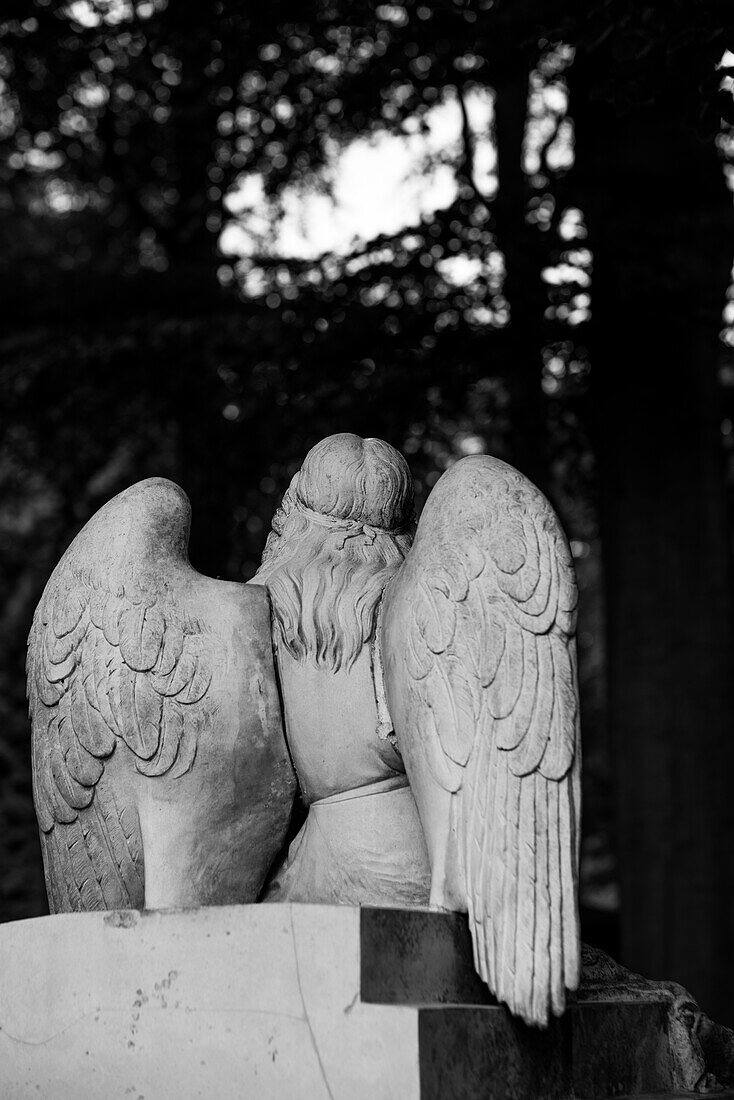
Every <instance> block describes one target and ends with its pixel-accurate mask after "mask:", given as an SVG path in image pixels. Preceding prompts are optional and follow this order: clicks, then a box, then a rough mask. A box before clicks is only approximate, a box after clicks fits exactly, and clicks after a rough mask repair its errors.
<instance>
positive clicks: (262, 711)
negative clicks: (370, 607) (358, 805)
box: [28, 478, 295, 912]
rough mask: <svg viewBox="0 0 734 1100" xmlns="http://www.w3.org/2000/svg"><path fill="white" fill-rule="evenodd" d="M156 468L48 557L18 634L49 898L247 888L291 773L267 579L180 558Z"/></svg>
mask: <svg viewBox="0 0 734 1100" xmlns="http://www.w3.org/2000/svg"><path fill="white" fill-rule="evenodd" d="M189 520H190V507H189V503H188V500H187V498H186V496H185V494H184V493H183V492H182V490H181V489H179V488H178V486H176V485H174V484H173V483H172V482H170V481H166V480H164V479H162V478H151V479H149V480H148V481H142V482H140V483H139V484H137V485H133V486H132V487H131V488H130V489H127V490H126V491H125V492H123V493H120V495H119V496H117V497H115V498H114V499H113V500H111V501H110V502H109V503H108V504H106V505H105V506H104V507H103V508H102V509H100V511H99V512H97V514H96V515H95V516H93V517H92V519H91V520H90V521H89V523H88V524H87V525H86V527H85V528H84V529H83V530H82V531H81V532H80V534H79V535H77V537H76V539H75V540H74V542H73V543H72V544H71V546H70V547H69V549H68V550H67V552H66V553H65V554H64V556H63V558H62V559H61V561H60V562H59V564H58V565H57V567H56V569H55V570H54V572H53V574H52V576H51V578H50V580H49V582H48V584H47V585H46V589H45V591H44V593H43V596H42V598H41V602H40V603H39V605H38V608H37V609H36V614H35V616H34V620H33V626H32V629H31V633H30V637H29V639H28V700H29V709H30V717H31V724H32V743H33V793H34V801H35V805H36V813H37V817H38V823H39V829H40V834H41V847H42V850H43V860H44V866H45V871H46V884H47V889H48V895H49V905H50V908H51V911H52V912H63V911H69V910H88V909H114V908H143V906H145V907H147V908H157V907H172V906H181V905H195V904H207V903H211V902H218V903H224V902H239V901H254V900H255V899H256V897H257V894H258V892H259V890H260V888H261V886H262V883H263V880H264V878H265V875H266V873H267V871H268V868H269V866H270V863H271V862H272V860H273V859H274V858H275V855H276V853H277V851H278V848H279V847H280V845H281V844H282V842H283V838H284V836H285V832H286V828H287V825H288V820H289V817H290V812H291V804H292V800H293V792H294V787H295V782H294V778H293V772H292V768H291V766H290V762H289V759H288V754H287V749H286V745H285V741H284V738H283V729H282V723H281V717H280V706H279V702H278V696H277V689H276V685H275V678H274V672H273V663H272V649H271V643H270V616H269V609H268V603H267V597H266V595H265V593H264V591H263V590H262V589H258V588H254V587H247V586H245V585H242V584H232V583H229V582H225V581H215V580H211V579H210V578H209V577H203V576H201V575H200V574H199V573H197V572H196V571H195V570H194V569H193V568H192V567H191V565H189V562H188V559H187V546H188V532H189Z"/></svg>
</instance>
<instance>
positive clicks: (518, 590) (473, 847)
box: [382, 456, 580, 1025]
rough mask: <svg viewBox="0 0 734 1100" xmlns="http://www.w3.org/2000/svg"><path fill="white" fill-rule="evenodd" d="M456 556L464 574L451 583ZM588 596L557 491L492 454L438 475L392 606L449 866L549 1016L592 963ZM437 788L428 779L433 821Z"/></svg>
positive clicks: (483, 942)
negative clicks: (581, 915)
mask: <svg viewBox="0 0 734 1100" xmlns="http://www.w3.org/2000/svg"><path fill="white" fill-rule="evenodd" d="M447 562H451V563H452V564H451V570H450V571H451V572H452V574H453V575H454V576H455V577H458V581H455V582H454V583H452V584H450V585H449V584H444V585H442V586H441V591H440V593H439V594H438V595H437V593H436V585H435V583H434V578H436V577H438V576H440V575H441V569H442V566H445V565H446V563H447ZM457 562H458V563H459V564H458V565H457V564H456V563H457ZM478 562H481V563H483V564H482V565H481V566H480V567H479V568H477V563H478ZM464 580H466V584H464V583H463V582H464ZM576 601H577V594H576V583H575V578H574V574H573V567H572V564H571V558H570V554H569V551H568V547H567V544H566V541H565V537H564V535H563V532H562V531H561V528H560V526H559V524H558V521H557V519H556V517H555V515H554V513H553V511H552V509H551V507H550V505H549V504H548V502H547V501H546V500H545V498H544V497H543V496H542V495H541V494H540V493H539V492H538V491H537V490H536V489H535V487H534V486H532V485H531V484H530V483H529V482H528V481H527V480H526V479H525V478H523V477H522V475H521V474H519V473H518V472H517V471H516V470H513V469H512V468H511V467H509V466H507V465H505V464H504V463H502V462H499V461H497V460H495V459H491V458H488V457H486V456H477V457H472V458H468V459H464V460H462V461H461V462H459V463H457V464H456V465H455V466H454V467H453V468H452V469H451V470H450V471H449V472H447V473H446V474H445V475H444V476H443V477H442V478H441V479H440V481H439V482H438V484H437V486H436V488H435V489H434V491H433V493H432V494H431V497H430V498H429V501H428V503H427V505H426V508H425V510H424V512H423V516H422V517H421V521H420V524H419V527H418V532H417V537H416V540H415V544H414V547H413V549H412V550H411V553H410V555H409V556H408V559H407V561H406V563H405V565H404V566H403V567H402V568H401V571H400V572H399V573H398V575H397V577H396V578H395V579H394V580H393V582H392V584H391V585H390V586H389V588H388V590H387V591H386V593H385V597H384V606H383V615H382V624H383V625H382V629H383V641H384V644H385V647H386V652H387V653H388V660H387V662H386V688H387V694H388V701H389V705H390V710H391V713H392V716H393V719H394V721H395V730H396V734H397V737H398V743H399V745H400V748H401V751H402V753H403V756H404V758H405V761H406V767H407V769H408V774H409V775H411V777H413V776H421V775H422V774H424V772H423V765H424V762H425V763H426V764H427V765H428V774H429V775H430V776H432V777H433V780H434V781H435V782H436V783H438V785H439V786H440V787H443V789H444V790H446V791H449V792H450V793H451V794H452V800H451V802H450V807H451V809H450V820H449V821H447V822H446V823H445V829H446V839H447V841H448V850H447V857H446V858H447V860H448V862H449V864H450V867H449V870H448V871H446V870H443V871H442V873H444V874H448V876H449V880H450V881H452V882H454V885H453V886H452V887H451V889H452V890H453V891H454V894H455V891H456V889H457V887H456V884H455V880H456V877H457V871H458V880H459V888H458V889H459V894H460V896H461V897H463V904H464V906H465V908H466V910H467V912H468V915H469V924H470V929H471V932H472V941H473V945H474V957H475V964H476V968H477V971H478V972H479V974H480V975H481V976H482V978H483V979H484V980H485V981H486V982H487V983H488V985H489V986H490V988H491V989H492V990H493V991H494V992H495V993H496V995H497V996H498V997H499V998H500V999H501V1000H503V1001H504V1002H505V1003H506V1004H508V1005H509V1007H510V1008H511V1010H512V1011H513V1012H515V1013H516V1014H518V1015H520V1016H521V1017H523V1018H524V1019H525V1020H526V1021H527V1022H528V1023H531V1024H539V1025H545V1024H546V1023H547V1021H548V1018H549V1016H550V1015H551V1014H555V1015H559V1014H560V1013H561V1012H563V1010H564V1006H565V990H566V989H573V988H575V986H576V984H577V982H578V976H579V940H578V913H577V897H576V895H577V877H578V821H579V766H580V750H579V728H578V726H579V723H578V689H577V682H576V657H575V642H574V638H573V631H574V628H575V607H576ZM470 726H471V729H472V732H471V734H470V733H468V732H467V731H468V728H469V727H470ZM467 746H469V748H468V751H467ZM411 783H412V784H413V779H412V778H411ZM433 790H434V788H433V787H432V786H431V785H430V784H429V783H426V782H425V781H422V780H421V781H419V782H418V783H417V784H415V791H416V799H417V801H418V808H419V810H420V812H421V816H422V817H423V818H424V820H432V819H433V818H434V817H435V814H433V813H432V809H431V806H430V801H431V799H433V798H434V797H437V795H434V794H433V793H432V792H433ZM435 873H436V868H434V874H435ZM438 885H439V886H441V882H440V881H439V883H438ZM434 886H435V883H434ZM436 896H437V895H436V891H435V889H434V890H432V897H436ZM439 896H440V891H439ZM449 900H450V901H451V902H452V904H453V906H454V907H455V906H456V903H457V899H456V897H455V896H453V895H452V897H451V898H450V899H449Z"/></svg>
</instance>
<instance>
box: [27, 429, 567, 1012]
mask: <svg viewBox="0 0 734 1100" xmlns="http://www.w3.org/2000/svg"><path fill="white" fill-rule="evenodd" d="M189 511H190V510H189V505H188V501H187V500H186V497H185V495H184V494H183V492H182V491H181V490H180V489H178V487H177V486H175V485H173V484H172V483H171V482H167V481H165V480H163V479H150V480H149V481H145V482H141V483H139V484H138V485H135V486H133V487H132V488H131V489H128V490H126V491H125V492H124V493H121V494H120V495H119V496H118V497H116V498H114V499H113V500H112V501H110V502H109V504H107V505H106V506H105V507H104V508H102V509H101V510H100V511H99V512H98V513H97V515H96V516H94V517H93V518H92V519H91V520H90V522H89V523H88V524H87V526H86V528H84V530H83V531H82V532H81V533H80V534H79V535H78V536H77V538H76V539H75V541H74V542H73V543H72V545H71V547H70V548H69V550H68V551H67V552H66V554H65V555H64V557H63V558H62V560H61V562H60V563H59V565H58V566H57V568H56V570H55V571H54V573H53V575H52V577H51V579H50V581H49V583H48V585H47V587H46V590H45V592H44V594H43V597H42V599H41V602H40V604H39V606H38V609H37V611H36V615H35V618H34V623H33V627H32V630H31V635H30V638H29V650H28V692H29V702H30V714H31V721H32V741H33V772H34V798H35V803H36V809H37V814H38V821H39V828H40V832H41V841H42V848H43V854H44V862H45V867H46V876H47V885H48V891H49V900H50V905H51V909H52V911H55V912H58V911H65V910H73V909H90V908H101V909H105V908H106V909H110V908H118V907H128V906H130V907H142V906H146V907H168V906H181V905H197V904H220V903H226V902H252V901H256V900H263V901H268V902H279V901H310V902H321V903H330V904H333V903H345V904H357V905H358V904H370V905H398V906H405V905H408V906H410V905H430V906H432V907H435V908H440V909H448V910H457V911H463V912H466V913H467V914H468V920H469V926H470V930H471V934H472V939H473V943H474V958H475V965H476V968H477V971H478V972H479V974H480V975H481V977H482V978H483V979H484V981H485V982H486V983H487V985H488V986H489V988H490V989H491V990H492V991H493V992H494V993H495V994H496V996H497V997H498V998H499V999H500V1000H501V1001H503V1002H505V1003H506V1004H507V1005H508V1006H509V1008H510V1009H511V1011H512V1012H514V1013H515V1014H517V1015H519V1016H521V1017H522V1018H523V1019H525V1020H526V1021H527V1022H528V1023H531V1024H536V1025H540V1026H544V1025H545V1024H547V1022H548V1019H549V1017H550V1016H551V1015H559V1014H560V1013H561V1012H562V1011H563V1009H564V1006H565V991H566V990H567V989H574V988H575V987H576V985H577V982H578V977H579V954H580V945H579V932H578V916H577V896H576V895H577V868H578V845H579V812H580V801H579V800H580V793H579V778H580V747H579V716H578V692H577V683H576V654H575V641H574V631H575V606H576V584H575V579H574V573H573V567H572V564H571V559H570V556H569V551H568V547H567V544H566V540H565V537H564V535H563V532H562V531H561V528H560V525H559V523H558V520H557V519H556V517H555V515H554V513H553V511H552V509H551V507H550V505H549V504H548V502H547V501H546V500H545V498H544V497H543V496H542V495H541V494H540V493H539V492H538V490H537V489H535V488H534V486H532V485H531V484H530V483H529V482H528V481H527V479H526V478H524V477H523V476H522V475H521V474H520V473H518V471H516V470H514V469H513V468H512V467H510V466H507V465H506V464H505V463H502V462H500V461H498V460H496V459H493V458H489V457H487V456H474V457H470V458H465V459H463V460H461V461H460V462H458V463H457V464H456V465H455V466H453V467H452V468H451V469H449V470H448V471H447V472H446V473H445V474H444V475H443V477H442V478H441V479H440V480H439V481H438V483H437V485H436V486H435V488H434V489H433V491H432V493H431V496H430V498H429V500H428V503H427V505H426V507H425V509H424V511H423V514H422V516H421V518H420V522H419V524H418V527H417V532H416V529H415V522H414V515H413V491H412V482H411V479H410V474H409V471H408V467H407V464H406V463H405V460H404V459H403V458H402V456H401V455H400V454H399V453H398V452H397V451H395V450H394V449H393V448H392V447H390V446H389V445H388V444H386V443H383V442H381V441H379V440H370V439H365V440H363V439H360V438H359V437H358V436H353V435H348V434H343V435H337V436H332V437H329V438H328V439H326V440H323V441H322V442H321V443H320V444H318V445H317V446H316V447H314V448H313V449H312V451H311V452H309V455H308V456H307V457H306V460H305V461H304V464H303V467H302V469H301V470H300V471H299V473H298V474H296V475H295V476H294V478H293V480H292V482H291V486H290V487H289V489H288V491H287V493H286V496H285V498H284V501H283V505H282V506H281V508H280V509H279V510H278V513H277V514H276V517H275V519H274V521H273V532H272V533H271V536H270V538H269V540H268V546H267V548H266V553H265V555H264V559H263V565H262V568H261V570H260V572H259V573H258V575H257V576H256V577H255V578H254V583H250V584H247V585H244V584H235V583H228V582H223V581H215V580H212V579H210V578H207V577H203V576H201V575H200V574H198V573H196V572H195V570H193V569H192V567H191V566H190V565H189V563H188V560H187V556H186V554H187V541H188V526H189ZM414 534H415V541H413V536H414ZM411 544H412V545H411ZM296 783H298V788H299V791H300V798H301V801H302V803H303V804H304V805H305V806H307V807H308V813H307V816H306V819H305V823H304V824H303V826H302V828H301V830H300V832H298V834H297V836H296V837H295V839H293V841H292V843H291V845H290V847H289V849H288V851H287V853H286V852H283V851H282V846H283V843H284V840H285V837H286V833H287V830H288V826H289V820H290V816H291V809H292V806H293V801H294V794H295V790H296ZM279 853H280V854H279Z"/></svg>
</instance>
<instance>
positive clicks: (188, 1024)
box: [0, 905, 674, 1100]
mask: <svg viewBox="0 0 734 1100" xmlns="http://www.w3.org/2000/svg"><path fill="white" fill-rule="evenodd" d="M667 1011H668V1006H667V1004H666V1003H665V1002H664V1001H662V1000H659V1001H656V1000H655V999H647V1000H645V1001H644V1002H640V1001H637V1002H635V1001H630V1000H628V1001H624V1002H615V1001H610V1000H609V999H602V1000H598V1001H595V1000H586V1001H583V1002H579V1003H578V1004H575V1005H571V1007H570V1008H569V1011H568V1012H567V1013H566V1015H565V1016H564V1018H563V1019H562V1020H560V1021H559V1020H557V1021H554V1022H553V1023H552V1025H551V1027H550V1028H549V1029H548V1031H547V1032H541V1031H537V1030H534V1029H530V1028H527V1027H526V1026H525V1025H524V1024H522V1023H521V1022H519V1021H517V1020H515V1019H514V1018H513V1017H511V1016H510V1014H509V1013H508V1012H507V1010H506V1009H505V1008H503V1007H501V1006H498V1005H496V1004H492V1003H491V998H490V997H489V994H488V993H487V991H486V989H484V986H483V985H482V984H481V983H480V982H479V981H478V979H477V978H476V975H475V974H474V971H473V966H472V962H471V947H470V944H469V938H468V930H467V927H466V919H465V918H463V917H461V916H458V915H456V914H449V913H446V914H443V913H430V912H427V911H423V910H418V911H412V910H411V911H409V910H376V909H363V910H361V911H360V910H359V909H356V908H351V907H347V906H340V907H329V906H316V905H313V906H311V905H267V906H258V905H250V906H222V907H218V908H204V909H194V910H185V911H167V912H144V913H139V912H137V911H119V912H118V911H116V912H110V913H84V914H65V915H61V916H55V917H43V918H38V919H35V920H29V921H19V922H15V923H13V924H6V925H3V926H0V1095H1V1096H6V1095H7V1096H9V1097H11V1096H12V1097H13V1100H23V1098H25V1097H28V1096H34V1097H37V1096H38V1095H39V1093H40V1095H44V1096H49V1097H53V1098H54V1100H66V1098H67V1097H68V1098H71V1097H74V1098H75V1100H77V1098H83V1097H90V1098H92V1097H94V1098H98V1097H100V1096H104V1097H105V1098H106V1100H108V1098H109V1100H115V1098H117V1097H120V1098H123V1097H125V1098H126V1100H127V1098H128V1097H130V1096H138V1095H143V1096H145V1097H147V1098H149V1100H150V1098H151V1097H154V1098H155V1100H168V1098H169V1097H170V1098H174V1097H175V1098H177V1100H178V1098H179V1097H186V1098H187V1100H188V1098H189V1097H192V1098H194V1097H206V1098H209V1097H217V1098H219V1097H222V1098H227V1097H230V1096H231V1097H235V1096H236V1097H241V1096H253V1097H257V1098H258V1100H269V1098H272V1100H297V1098H300V1097H304V1098H308V1100H312V1098H313V1100H318V1098H320V1097H323V1098H324V1100H341V1098H344V1100H360V1098H362V1097H364V1098H368V1097H369V1100H382V1098H386V1100H387V1098H392V1097H394V1098H395V1100H421V1098H423V1100H438V1098H439V1097H440V1098H441V1100H446V1098H448V1097H451V1098H454V1097H455V1098H457V1100H459V1098H463V1100H474V1098H476V1100H479V1098H480V1097H481V1098H482V1100H493V1098H495V1097H497V1098H500V1097H501V1098H502V1100H531V1098H532V1100H540V1098H542V1097H548V1098H557V1097H569V1096H572V1095H576V1096H577V1097H586V1098H587V1100H597V1098H601V1097H606V1096H612V1095H613V1096H620V1095H621V1094H624V1093H626V1094H628V1095H639V1094H640V1093H642V1092H653V1091H655V1090H667V1091H668V1092H669V1093H670V1092H671V1091H672V1089H673V1085H674V1080H673V1078H672V1076H671V1064H670V1057H669V1049H668V1035H667V1026H666V1022H667ZM130 1089H133V1090H134V1091H133V1092H130V1091H129V1090H130Z"/></svg>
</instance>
